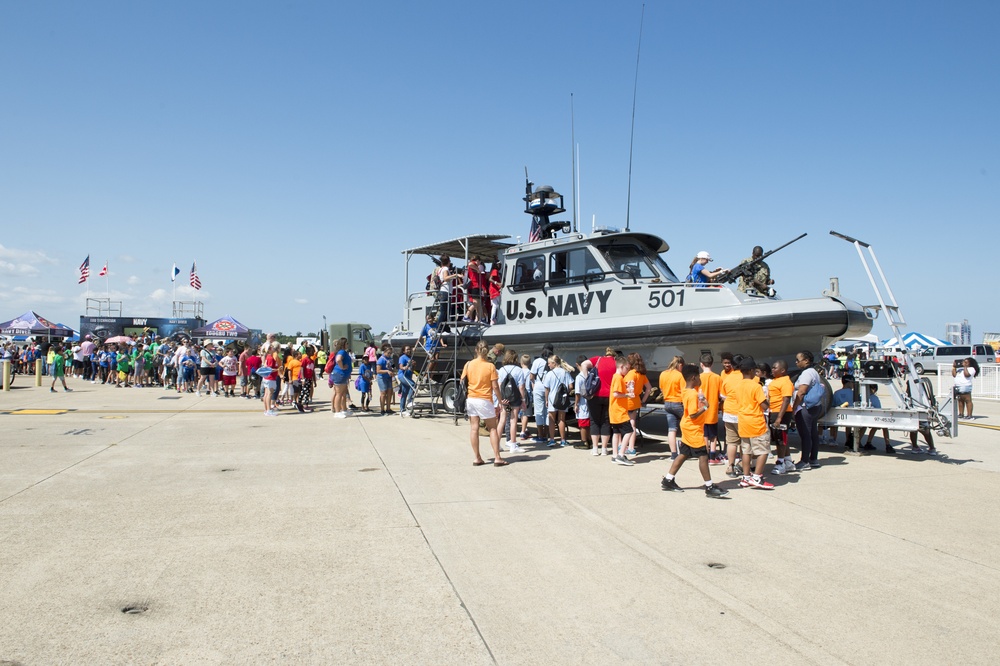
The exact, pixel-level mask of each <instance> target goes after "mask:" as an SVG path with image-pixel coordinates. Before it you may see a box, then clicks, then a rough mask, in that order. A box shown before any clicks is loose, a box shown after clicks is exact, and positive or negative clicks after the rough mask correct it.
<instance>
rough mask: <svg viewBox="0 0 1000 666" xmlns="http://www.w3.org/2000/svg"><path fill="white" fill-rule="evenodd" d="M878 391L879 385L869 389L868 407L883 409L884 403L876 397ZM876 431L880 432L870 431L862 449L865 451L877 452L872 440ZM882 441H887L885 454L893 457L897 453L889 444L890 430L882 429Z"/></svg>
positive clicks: (871, 386)
mask: <svg viewBox="0 0 1000 666" xmlns="http://www.w3.org/2000/svg"><path fill="white" fill-rule="evenodd" d="M876 391H878V385H877V384H872V385H870V386H869V387H868V405H869V406H870V407H871V408H872V409H882V401H881V400H879V398H878V396H877V395H875V392H876ZM876 430H878V428H876V427H872V429H871V430H869V431H868V441H867V442H865V445H864V446H863V447H861V448H863V449H864V450H865V451H874V450H875V446H874V445H873V444H872V440H873V439H875V431H876ZM882 439H883V440H885V452H886V453H887V454H889V455H892V454H893V453H895V452H896V451H895V450H893V448H892V444H891V443H890V442H889V429H888V428H882Z"/></svg>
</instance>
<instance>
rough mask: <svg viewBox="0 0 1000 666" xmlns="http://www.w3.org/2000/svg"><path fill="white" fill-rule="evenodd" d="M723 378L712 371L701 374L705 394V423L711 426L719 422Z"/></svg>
mask: <svg viewBox="0 0 1000 666" xmlns="http://www.w3.org/2000/svg"><path fill="white" fill-rule="evenodd" d="M721 383H722V378H721V377H719V375H717V374H715V373H714V372H712V371H709V372H703V373H701V392H702V393H704V394H705V402H707V403H708V407H707V408H706V409H705V423H708V424H709V425H711V424H713V423H718V422H719V385H720V384H721Z"/></svg>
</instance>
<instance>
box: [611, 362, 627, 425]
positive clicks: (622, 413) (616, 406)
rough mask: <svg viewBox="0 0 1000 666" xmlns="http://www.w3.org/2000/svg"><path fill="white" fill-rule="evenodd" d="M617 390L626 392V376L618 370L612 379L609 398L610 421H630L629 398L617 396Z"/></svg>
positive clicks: (613, 422)
mask: <svg viewBox="0 0 1000 666" xmlns="http://www.w3.org/2000/svg"><path fill="white" fill-rule="evenodd" d="M615 392H618V393H625V392H626V386H625V377H623V376H622V374H621V373H620V372H616V373H615V376H614V377H612V379H611V397H610V398H608V422H609V423H612V424H616V423H625V422H626V421H628V398H616V397H615Z"/></svg>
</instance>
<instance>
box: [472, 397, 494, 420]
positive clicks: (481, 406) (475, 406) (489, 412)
mask: <svg viewBox="0 0 1000 666" xmlns="http://www.w3.org/2000/svg"><path fill="white" fill-rule="evenodd" d="M465 413H466V414H468V415H469V416H478V417H479V418H481V419H495V418H496V416H497V411H496V408H494V407H493V401H492V400H486V399H485V398H467V399H466V401H465Z"/></svg>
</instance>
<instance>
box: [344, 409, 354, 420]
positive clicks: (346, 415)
mask: <svg viewBox="0 0 1000 666" xmlns="http://www.w3.org/2000/svg"><path fill="white" fill-rule="evenodd" d="M341 414H343V415H344V416H343V417H342V418H345V419H346V418H347V417H348V416H354V412H352V411H351V410H349V409H345V410H344V411H342V412H341Z"/></svg>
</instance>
